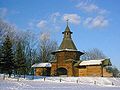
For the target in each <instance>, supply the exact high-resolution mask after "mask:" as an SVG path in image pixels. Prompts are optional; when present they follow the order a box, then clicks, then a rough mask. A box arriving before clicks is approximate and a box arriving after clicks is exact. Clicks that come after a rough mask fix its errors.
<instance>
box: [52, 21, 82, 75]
mask: <svg viewBox="0 0 120 90" xmlns="http://www.w3.org/2000/svg"><path fill="white" fill-rule="evenodd" d="M72 33H73V32H71V31H70V28H69V26H68V21H67V26H66V29H65V31H64V32H62V34H63V35H64V37H63V41H62V43H61V45H60V47H59V49H58V50H57V51H55V52H52V54H53V55H55V60H53V61H52V62H51V63H52V67H51V75H52V76H55V75H57V76H60V75H67V76H76V70H75V67H74V64H75V63H76V62H78V61H79V60H80V56H81V55H82V54H83V53H82V52H80V51H78V50H77V48H76V46H75V44H74V42H73V40H72V37H71V35H72Z"/></svg>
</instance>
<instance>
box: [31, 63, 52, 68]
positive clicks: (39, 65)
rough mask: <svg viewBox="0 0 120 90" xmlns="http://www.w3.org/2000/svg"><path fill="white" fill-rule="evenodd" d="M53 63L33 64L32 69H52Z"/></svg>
mask: <svg viewBox="0 0 120 90" xmlns="http://www.w3.org/2000/svg"><path fill="white" fill-rule="evenodd" d="M51 66H52V65H51V63H36V64H33V65H32V67H51Z"/></svg>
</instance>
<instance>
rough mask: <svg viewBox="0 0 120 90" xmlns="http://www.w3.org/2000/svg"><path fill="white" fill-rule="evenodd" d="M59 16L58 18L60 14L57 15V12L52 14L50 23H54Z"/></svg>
mask: <svg viewBox="0 0 120 90" xmlns="http://www.w3.org/2000/svg"><path fill="white" fill-rule="evenodd" d="M59 16H60V13H59V12H55V13H52V14H51V21H52V22H53V23H56V21H57V18H58V17H59Z"/></svg>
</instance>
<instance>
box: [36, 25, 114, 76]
mask: <svg viewBox="0 0 120 90" xmlns="http://www.w3.org/2000/svg"><path fill="white" fill-rule="evenodd" d="M72 33H73V32H71V31H70V28H69V26H68V24H67V26H66V29H65V31H64V32H62V34H63V35H64V37H63V41H62V43H61V45H60V47H59V49H58V50H57V51H55V52H52V54H53V55H55V59H54V60H53V61H52V62H49V63H51V67H49V69H47V70H50V75H51V76H61V75H64V76H112V74H110V73H109V72H107V70H106V68H105V67H106V66H109V65H111V62H110V60H109V59H103V60H87V61H81V60H80V56H81V55H83V54H84V53H83V52H81V51H78V50H77V48H76V46H75V44H74V42H73V40H72V37H71V34H72ZM34 67H35V66H34ZM35 68H36V75H42V74H41V73H42V72H43V69H41V68H42V67H35ZM44 68H46V67H44ZM41 71H42V72H41Z"/></svg>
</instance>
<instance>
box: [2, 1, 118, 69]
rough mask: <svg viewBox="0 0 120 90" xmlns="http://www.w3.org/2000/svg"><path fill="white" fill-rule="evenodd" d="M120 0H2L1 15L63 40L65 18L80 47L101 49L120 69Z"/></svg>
mask: <svg viewBox="0 0 120 90" xmlns="http://www.w3.org/2000/svg"><path fill="white" fill-rule="evenodd" d="M119 6H120V0H0V17H2V18H4V19H5V20H6V21H8V22H10V23H12V24H13V25H15V26H16V27H17V28H19V29H20V30H27V29H29V30H31V31H32V32H34V33H40V32H44V34H45V35H48V34H49V35H48V36H51V38H52V39H55V40H57V42H58V44H60V43H61V41H62V34H61V32H62V31H64V29H65V27H66V19H69V26H70V28H71V31H72V32H73V35H72V36H73V40H74V42H75V44H76V46H77V48H78V50H80V51H83V50H89V49H92V48H98V49H100V50H102V51H103V52H104V54H105V55H106V56H108V57H110V58H111V62H112V63H113V65H116V66H117V67H119V68H120V28H119V26H120V18H119V15H120V9H119Z"/></svg>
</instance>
